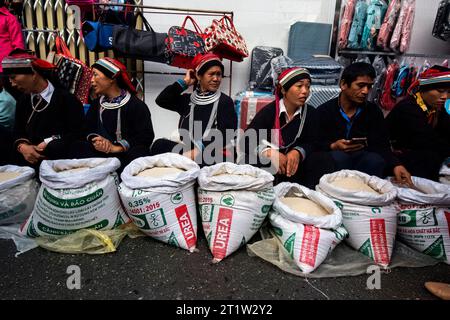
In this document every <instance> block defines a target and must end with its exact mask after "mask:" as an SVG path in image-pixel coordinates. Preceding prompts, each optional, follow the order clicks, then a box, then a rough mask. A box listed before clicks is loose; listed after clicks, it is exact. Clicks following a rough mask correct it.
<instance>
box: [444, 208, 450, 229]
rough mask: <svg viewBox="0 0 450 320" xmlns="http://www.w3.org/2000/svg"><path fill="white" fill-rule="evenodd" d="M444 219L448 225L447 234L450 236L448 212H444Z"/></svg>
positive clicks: (449, 215) (449, 214) (449, 213)
mask: <svg viewBox="0 0 450 320" xmlns="http://www.w3.org/2000/svg"><path fill="white" fill-rule="evenodd" d="M444 215H445V219H446V220H447V225H448V234H449V235H450V212H448V211H444Z"/></svg>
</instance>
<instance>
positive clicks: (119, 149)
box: [72, 58, 154, 169]
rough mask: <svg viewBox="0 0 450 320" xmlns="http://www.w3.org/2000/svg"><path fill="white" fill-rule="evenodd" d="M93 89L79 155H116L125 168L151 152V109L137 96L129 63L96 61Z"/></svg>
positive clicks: (77, 150)
mask: <svg viewBox="0 0 450 320" xmlns="http://www.w3.org/2000/svg"><path fill="white" fill-rule="evenodd" d="M92 69H93V76H92V81H91V84H92V89H93V91H94V93H95V95H96V96H98V98H97V99H96V100H95V101H94V102H93V103H92V105H91V107H90V108H89V111H88V112H87V114H86V122H87V131H86V133H87V140H88V142H79V143H77V144H76V145H74V147H73V150H72V152H73V156H74V157H76V158H90V157H117V158H119V160H120V161H121V163H122V167H121V168H122V169H123V168H124V167H125V166H126V165H127V164H128V163H130V162H131V161H132V160H134V159H136V158H139V157H144V156H147V155H148V152H149V148H150V145H151V144H152V142H153V138H154V132H153V126H152V120H151V115H150V110H149V108H148V107H147V105H146V104H145V103H144V102H143V101H142V100H140V99H139V98H138V97H136V95H135V94H136V89H135V87H134V86H133V84H132V83H131V80H130V78H129V76H128V73H127V70H126V67H125V66H124V65H123V64H122V63H121V62H120V61H118V60H115V59H112V58H103V59H99V60H97V61H96V62H95V63H94V64H93V65H92Z"/></svg>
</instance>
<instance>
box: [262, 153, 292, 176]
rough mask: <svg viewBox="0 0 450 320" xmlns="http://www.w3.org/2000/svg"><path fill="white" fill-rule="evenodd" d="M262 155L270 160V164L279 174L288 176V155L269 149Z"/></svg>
mask: <svg viewBox="0 0 450 320" xmlns="http://www.w3.org/2000/svg"><path fill="white" fill-rule="evenodd" d="M262 155H263V156H264V157H266V158H269V159H270V162H271V163H272V164H273V165H274V166H275V168H276V169H277V173H278V174H283V175H286V171H287V157H286V155H284V154H282V153H281V152H278V150H275V149H267V150H266V151H264V152H263V153H262Z"/></svg>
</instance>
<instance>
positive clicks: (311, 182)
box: [275, 152, 334, 190]
mask: <svg viewBox="0 0 450 320" xmlns="http://www.w3.org/2000/svg"><path fill="white" fill-rule="evenodd" d="M333 171H334V161H333V158H332V157H331V155H330V153H329V152H313V153H311V154H309V155H308V156H307V157H306V159H305V160H304V161H302V162H301V163H300V164H299V166H298V169H297V172H296V173H295V174H294V175H293V176H292V177H287V176H285V175H280V174H277V175H275V184H278V183H280V182H293V183H298V184H301V185H303V186H305V187H307V188H309V189H313V190H314V189H315V187H316V185H317V184H318V183H319V180H320V178H321V177H322V176H323V175H324V174H327V173H331V172H333Z"/></svg>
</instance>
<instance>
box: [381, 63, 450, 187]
mask: <svg viewBox="0 0 450 320" xmlns="http://www.w3.org/2000/svg"><path fill="white" fill-rule="evenodd" d="M408 93H409V96H408V97H407V98H405V99H404V100H402V101H400V102H399V103H398V104H397V105H396V106H395V107H394V109H393V110H392V111H391V112H390V113H389V115H388V116H387V121H388V125H389V130H390V136H391V140H392V142H393V147H394V149H395V150H396V152H397V154H398V157H399V158H400V159H401V160H402V162H403V163H404V165H405V167H406V168H407V169H408V170H409V171H410V172H411V174H412V175H414V176H418V177H423V178H427V179H431V180H438V178H439V169H440V167H441V165H442V163H443V162H444V160H445V159H446V158H448V157H450V114H449V113H448V111H446V110H445V107H444V106H445V103H446V101H448V100H447V98H448V95H449V94H450V69H448V68H445V67H442V66H433V67H431V68H429V69H428V70H425V71H424V72H422V73H421V74H420V75H419V77H418V79H416V81H415V82H413V84H412V85H411V86H410V88H409V89H408Z"/></svg>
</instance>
